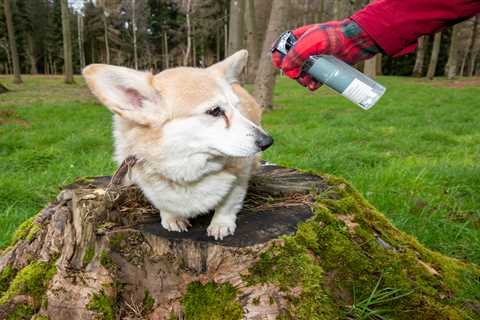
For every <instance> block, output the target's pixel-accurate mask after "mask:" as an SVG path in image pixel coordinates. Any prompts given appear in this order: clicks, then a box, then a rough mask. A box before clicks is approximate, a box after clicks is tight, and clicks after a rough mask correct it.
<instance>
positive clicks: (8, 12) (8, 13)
mask: <svg viewBox="0 0 480 320" xmlns="http://www.w3.org/2000/svg"><path fill="white" fill-rule="evenodd" d="M3 11H4V13H5V20H6V22H7V32H8V41H9V44H10V55H11V57H12V65H13V83H17V84H20V83H22V82H23V81H22V77H21V76H20V62H19V58H18V52H17V43H16V40H15V29H14V26H13V18H12V9H11V7H10V0H4V1H3Z"/></svg>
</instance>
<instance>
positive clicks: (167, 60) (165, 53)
mask: <svg viewBox="0 0 480 320" xmlns="http://www.w3.org/2000/svg"><path fill="white" fill-rule="evenodd" d="M163 50H164V51H163V59H164V65H163V66H164V68H165V69H168V68H170V56H169V53H168V38H167V32H166V31H163Z"/></svg>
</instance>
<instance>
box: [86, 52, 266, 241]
mask: <svg viewBox="0 0 480 320" xmlns="http://www.w3.org/2000/svg"><path fill="white" fill-rule="evenodd" d="M247 57H248V52H247V51H246V50H241V51H238V52H237V53H235V54H233V55H232V56H230V57H228V58H226V59H225V60H223V61H221V62H218V63H216V64H214V65H212V66H210V67H208V68H190V67H178V68H173V69H168V70H164V71H162V72H160V73H159V74H156V75H153V74H151V73H149V72H141V71H136V70H133V69H129V68H124V67H119V66H112V65H104V64H92V65H89V66H87V67H86V68H85V69H84V70H83V76H84V78H85V80H86V82H87V85H88V87H89V88H90V90H91V91H92V93H93V94H94V95H95V96H96V97H97V98H98V99H99V100H100V101H101V102H102V103H103V104H104V105H105V106H106V107H107V108H108V109H110V110H111V111H112V112H113V113H114V116H113V123H114V125H113V136H114V140H115V156H114V157H115V160H116V161H117V162H118V163H119V164H120V163H121V162H122V161H123V160H125V159H126V158H127V157H128V156H135V157H136V158H137V159H138V160H139V161H138V162H137V164H135V166H133V168H132V170H131V175H130V179H131V182H132V183H135V184H137V185H138V186H139V187H140V188H141V190H142V191H143V193H144V194H145V196H146V197H147V199H148V200H149V201H150V202H151V203H152V204H153V205H154V206H155V207H156V208H157V209H159V210H160V217H161V223H162V226H163V227H164V228H165V229H167V230H169V231H179V232H181V231H187V230H188V227H189V226H190V223H189V219H190V218H193V217H195V216H198V215H200V214H205V213H208V212H209V211H211V210H215V213H214V215H213V218H212V220H211V223H210V225H209V227H208V228H207V234H208V236H211V237H214V238H215V240H219V239H220V240H221V239H223V238H224V237H226V236H229V235H233V234H234V232H235V228H236V216H237V213H238V212H239V211H240V209H241V208H242V204H243V200H244V197H245V194H246V191H247V187H248V181H249V179H250V176H251V175H252V173H253V171H254V169H255V167H256V165H257V164H258V160H259V157H258V153H259V152H261V151H263V150H265V149H266V148H268V147H269V146H270V145H271V144H272V143H273V139H272V137H271V136H270V135H268V134H267V133H266V132H265V131H264V130H263V129H262V128H261V126H260V119H261V114H262V110H261V108H260V106H259V105H258V104H257V103H256V102H255V100H254V99H253V97H252V96H251V95H250V94H249V93H248V92H247V91H246V90H244V89H243V88H242V87H241V86H240V85H239V84H238V80H237V78H238V76H239V75H240V73H241V72H242V70H243V68H244V67H245V64H246V62H247Z"/></svg>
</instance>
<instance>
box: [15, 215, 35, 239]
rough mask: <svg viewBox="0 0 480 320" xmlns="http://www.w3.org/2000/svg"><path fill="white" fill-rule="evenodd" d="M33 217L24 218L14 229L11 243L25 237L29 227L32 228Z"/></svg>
mask: <svg viewBox="0 0 480 320" xmlns="http://www.w3.org/2000/svg"><path fill="white" fill-rule="evenodd" d="M34 219H35V217H31V218H30V219H27V220H25V221H24V222H23V223H22V224H21V225H20V226H19V227H18V228H17V230H16V231H15V233H14V234H13V238H12V244H15V243H17V242H18V241H20V240H23V239H25V238H26V237H27V236H28V234H29V232H30V229H31V228H32V226H33V220H34Z"/></svg>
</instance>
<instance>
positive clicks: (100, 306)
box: [87, 291, 115, 320]
mask: <svg viewBox="0 0 480 320" xmlns="http://www.w3.org/2000/svg"><path fill="white" fill-rule="evenodd" d="M87 309H88V310H90V311H94V312H96V313H97V314H98V318H97V319H101V320H113V317H114V315H115V301H114V300H113V299H112V298H111V297H109V296H107V295H106V294H105V292H103V291H100V293H94V294H93V296H92V299H91V300H90V302H89V303H88V305H87Z"/></svg>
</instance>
